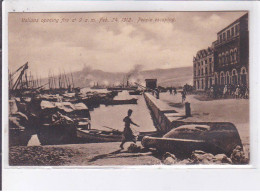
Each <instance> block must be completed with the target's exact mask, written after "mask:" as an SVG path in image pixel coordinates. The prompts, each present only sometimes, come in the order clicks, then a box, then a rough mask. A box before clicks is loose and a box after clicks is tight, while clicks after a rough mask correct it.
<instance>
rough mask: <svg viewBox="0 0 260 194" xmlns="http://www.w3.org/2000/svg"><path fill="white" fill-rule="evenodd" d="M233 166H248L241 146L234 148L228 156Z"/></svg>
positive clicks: (247, 160)
mask: <svg viewBox="0 0 260 194" xmlns="http://www.w3.org/2000/svg"><path fill="white" fill-rule="evenodd" d="M230 158H231V160H232V162H233V164H248V163H249V159H248V158H246V156H245V153H244V151H243V149H242V147H241V146H236V148H235V149H234V150H233V152H232V154H231V156H230Z"/></svg>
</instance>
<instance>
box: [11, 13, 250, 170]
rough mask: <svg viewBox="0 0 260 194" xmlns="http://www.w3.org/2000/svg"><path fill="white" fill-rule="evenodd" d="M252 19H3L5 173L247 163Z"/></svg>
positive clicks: (225, 16)
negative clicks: (39, 168)
mask: <svg viewBox="0 0 260 194" xmlns="http://www.w3.org/2000/svg"><path fill="white" fill-rule="evenodd" d="M249 17H250V14H249V12H247V11H207V12H198V11H193V12H176V11H167V12H166V11H162V12H153V11H149V12H142V11H140V12H125V11H124V12H102V11H100V12H70V13H58V12H54V13H46V12H45V13H43V12H42V13H41V12H39V13H36V12H34V13H33V12H32V13H22V12H15V13H9V14H8V84H9V127H8V136H9V140H8V145H9V146H8V149H9V154H8V165H9V166H98V167H99V166H137V165H138V166H147V165H172V166H175V165H198V164H204V165H230V166H233V165H248V164H250V149H249V148H250V125H249V102H250V95H249V91H250V83H249V80H250V74H249V69H250V64H249V38H250V37H249V29H250V28H249V22H248V21H249Z"/></svg>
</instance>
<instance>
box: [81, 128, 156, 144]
mask: <svg viewBox="0 0 260 194" xmlns="http://www.w3.org/2000/svg"><path fill="white" fill-rule="evenodd" d="M122 134H123V133H122V132H121V131H118V130H112V131H102V130H97V129H90V130H83V129H80V128H78V129H77V138H78V139H79V141H80V142H87V143H98V142H121V141H122ZM158 135H159V134H158V132H157V131H148V132H140V133H139V135H138V136H137V141H141V140H142V139H143V137H144V136H153V137H158Z"/></svg>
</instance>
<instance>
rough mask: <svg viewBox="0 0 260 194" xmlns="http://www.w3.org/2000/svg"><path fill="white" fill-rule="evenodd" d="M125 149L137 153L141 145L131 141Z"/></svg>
mask: <svg viewBox="0 0 260 194" xmlns="http://www.w3.org/2000/svg"><path fill="white" fill-rule="evenodd" d="M127 151H128V152H131V153H138V152H140V151H141V146H137V145H136V144H134V143H131V145H130V146H129V147H128V148H127Z"/></svg>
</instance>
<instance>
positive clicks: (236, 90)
mask: <svg viewBox="0 0 260 194" xmlns="http://www.w3.org/2000/svg"><path fill="white" fill-rule="evenodd" d="M207 93H208V95H209V96H211V97H213V98H227V97H233V98H236V99H239V98H243V99H248V98H249V89H248V87H246V86H244V85H224V86H216V85H214V86H212V87H211V88H210V90H208V91H207Z"/></svg>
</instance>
